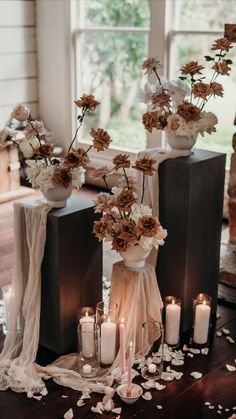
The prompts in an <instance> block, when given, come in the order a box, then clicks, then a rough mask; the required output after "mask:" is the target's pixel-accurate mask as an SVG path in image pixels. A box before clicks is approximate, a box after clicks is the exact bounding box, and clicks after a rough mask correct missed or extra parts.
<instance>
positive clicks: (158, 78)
mask: <svg viewBox="0 0 236 419" xmlns="http://www.w3.org/2000/svg"><path fill="white" fill-rule="evenodd" d="M153 71H154V73H155V74H156V76H157V80H158V82H159V84H160V86H161V79H160V77H159V75H158V73H157V71H156V68H155V67H154V69H153Z"/></svg>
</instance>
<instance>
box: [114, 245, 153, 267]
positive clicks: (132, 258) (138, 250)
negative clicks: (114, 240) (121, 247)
mask: <svg viewBox="0 0 236 419" xmlns="http://www.w3.org/2000/svg"><path fill="white" fill-rule="evenodd" d="M119 254H120V256H121V257H122V259H123V261H124V265H125V266H126V268H130V269H137V268H143V267H144V265H145V261H146V259H147V257H148V256H149V254H150V250H149V251H148V252H145V250H144V249H143V247H141V246H139V245H137V246H131V247H128V249H127V250H126V251H125V252H119Z"/></svg>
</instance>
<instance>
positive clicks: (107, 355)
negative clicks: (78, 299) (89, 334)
mask: <svg viewBox="0 0 236 419" xmlns="http://www.w3.org/2000/svg"><path fill="white" fill-rule="evenodd" d="M117 317H118V304H116V303H113V304H110V305H109V304H108V303H106V302H104V301H101V302H100V303H98V304H97V307H96V322H97V324H98V325H99V326H100V344H101V347H100V362H101V366H103V367H108V366H110V365H111V364H112V363H113V361H114V359H115V356H116V352H117V348H116V337H117V336H116V335H117Z"/></svg>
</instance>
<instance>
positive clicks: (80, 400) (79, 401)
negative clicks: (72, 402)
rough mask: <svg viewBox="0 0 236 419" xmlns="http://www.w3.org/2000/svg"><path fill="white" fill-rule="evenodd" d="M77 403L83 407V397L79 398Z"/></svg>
mask: <svg viewBox="0 0 236 419" xmlns="http://www.w3.org/2000/svg"><path fill="white" fill-rule="evenodd" d="M76 404H77V406H78V407H82V406H84V405H85V403H84V401H83V400H82V399H79V400H78V401H77V403H76Z"/></svg>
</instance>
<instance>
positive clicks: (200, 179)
mask: <svg viewBox="0 0 236 419" xmlns="http://www.w3.org/2000/svg"><path fill="white" fill-rule="evenodd" d="M224 175H225V155H224V154H220V153H215V152H211V151H206V150H195V149H194V153H193V154H192V155H191V156H189V157H178V158H176V159H169V160H166V161H165V162H163V163H162V164H161V165H160V168H159V184H160V220H161V223H162V225H163V226H164V227H165V228H166V229H167V230H168V236H167V238H166V243H165V245H164V246H163V247H160V248H159V254H158V263H157V278H158V283H159V287H160V291H161V294H162V297H164V296H166V295H174V296H176V297H179V298H181V300H182V314H183V316H182V331H186V330H188V329H190V328H191V326H192V298H193V297H194V295H195V294H197V293H200V292H203V293H207V294H209V295H210V296H211V297H212V299H213V308H212V313H213V314H214V313H215V311H216V302H217V287H218V277H219V254H220V236H221V224H222V208H223V192H224Z"/></svg>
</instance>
